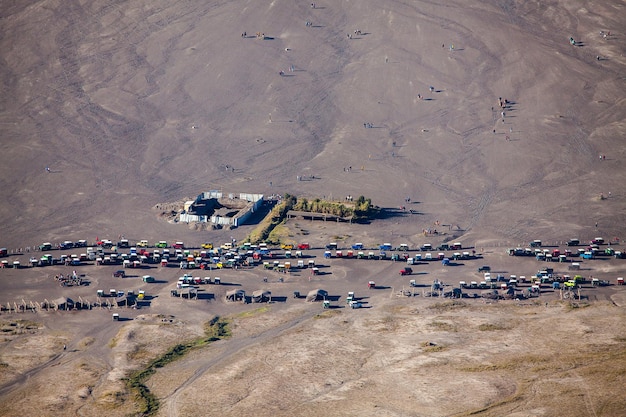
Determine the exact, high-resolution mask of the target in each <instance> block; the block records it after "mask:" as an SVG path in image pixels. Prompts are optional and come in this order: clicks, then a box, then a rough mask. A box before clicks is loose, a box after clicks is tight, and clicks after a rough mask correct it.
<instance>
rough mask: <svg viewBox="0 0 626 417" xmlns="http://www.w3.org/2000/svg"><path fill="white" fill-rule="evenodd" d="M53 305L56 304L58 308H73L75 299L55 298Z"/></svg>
mask: <svg viewBox="0 0 626 417" xmlns="http://www.w3.org/2000/svg"><path fill="white" fill-rule="evenodd" d="M52 305H54V306H55V307H56V308H57V309H58V310H71V309H72V308H74V301H72V299H71V298H67V297H60V298H57V299H56V300H53V301H52Z"/></svg>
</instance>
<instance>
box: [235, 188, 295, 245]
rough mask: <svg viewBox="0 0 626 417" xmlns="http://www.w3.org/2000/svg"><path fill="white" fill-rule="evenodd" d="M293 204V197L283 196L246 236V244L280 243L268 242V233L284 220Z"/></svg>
mask: <svg viewBox="0 0 626 417" xmlns="http://www.w3.org/2000/svg"><path fill="white" fill-rule="evenodd" d="M295 202H296V198H295V197H294V196H291V195H289V194H285V197H284V198H283V201H282V202H280V203H279V204H277V205H276V206H274V208H273V209H272V210H270V212H269V214H268V215H267V216H265V218H264V219H263V220H261V222H260V223H259V225H258V226H257V227H256V228H255V229H254V230H253V231H252V232H251V233H250V234H249V235H248V237H247V238H246V242H250V243H252V244H255V245H256V244H258V243H261V242H267V243H272V244H278V243H280V242H271V241H269V238H270V233H272V230H274V228H275V227H276V226H278V225H279V224H281V223H282V222H283V221H284V220H285V218H286V217H287V212H289V210H291V209H292V207H293V205H294V204H295Z"/></svg>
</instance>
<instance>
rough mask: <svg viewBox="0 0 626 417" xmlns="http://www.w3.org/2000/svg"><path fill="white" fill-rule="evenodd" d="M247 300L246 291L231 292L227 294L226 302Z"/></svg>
mask: <svg viewBox="0 0 626 417" xmlns="http://www.w3.org/2000/svg"><path fill="white" fill-rule="evenodd" d="M245 299H246V292H245V291H244V290H230V291H227V292H226V301H243V300H245Z"/></svg>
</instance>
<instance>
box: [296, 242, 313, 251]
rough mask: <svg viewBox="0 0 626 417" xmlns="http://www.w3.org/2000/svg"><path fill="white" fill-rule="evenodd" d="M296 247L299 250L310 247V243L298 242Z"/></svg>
mask: <svg viewBox="0 0 626 417" xmlns="http://www.w3.org/2000/svg"><path fill="white" fill-rule="evenodd" d="M298 249H300V250H305V249H311V245H309V244H308V243H298Z"/></svg>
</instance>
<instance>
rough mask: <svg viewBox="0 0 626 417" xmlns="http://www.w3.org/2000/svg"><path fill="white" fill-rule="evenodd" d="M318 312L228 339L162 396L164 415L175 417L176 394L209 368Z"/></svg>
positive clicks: (291, 327)
mask: <svg viewBox="0 0 626 417" xmlns="http://www.w3.org/2000/svg"><path fill="white" fill-rule="evenodd" d="M317 313H319V311H318V310H317V309H315V310H314V311H308V312H306V313H304V314H301V315H299V316H298V317H296V318H294V319H293V320H290V321H288V322H286V323H284V324H282V325H280V326H276V327H273V328H271V329H269V330H266V331H265V332H263V333H260V334H257V335H252V336H248V337H244V338H241V339H230V340H229V341H228V349H225V350H224V352H223V353H221V354H219V355H217V356H216V357H214V358H211V359H208V360H207V361H204V363H201V364H200V366H199V367H198V368H197V369H196V371H195V372H194V373H193V375H191V376H190V377H189V378H188V379H187V380H186V381H185V382H183V383H182V384H180V385H179V386H178V387H177V388H176V389H175V390H174V391H172V393H171V394H169V395H168V396H167V397H165V398H163V400H164V403H165V404H164V405H165V407H163V408H164V409H167V412H166V415H167V416H169V417H177V416H178V410H177V403H178V396H179V395H180V394H181V393H182V392H183V391H184V390H185V389H186V388H188V387H189V386H190V385H191V384H193V383H194V382H195V381H196V380H197V379H198V378H200V377H201V376H202V375H204V374H205V373H206V372H207V371H208V370H209V369H211V368H212V367H214V366H215V365H218V364H220V363H222V362H223V361H224V360H226V359H228V358H229V357H231V356H234V355H237V354H238V353H240V352H242V351H243V350H245V349H247V348H248V347H250V346H252V345H255V344H257V343H263V342H265V341H267V340H270V339H273V338H275V337H277V336H278V335H280V334H281V333H283V332H285V331H287V330H291V329H293V328H295V327H296V326H298V325H300V324H302V323H303V322H304V321H306V320H308V319H310V318H312V317H313V316H314V315H315V314H317Z"/></svg>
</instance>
